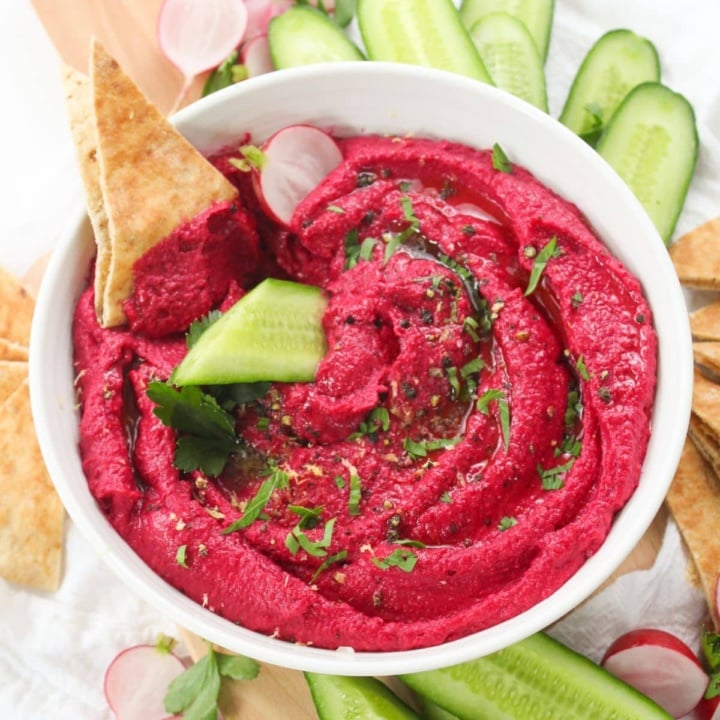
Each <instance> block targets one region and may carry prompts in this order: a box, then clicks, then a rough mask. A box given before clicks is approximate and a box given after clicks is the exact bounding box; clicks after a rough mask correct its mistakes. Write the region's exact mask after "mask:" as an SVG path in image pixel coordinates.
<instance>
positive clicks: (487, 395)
mask: <svg viewBox="0 0 720 720" xmlns="http://www.w3.org/2000/svg"><path fill="white" fill-rule="evenodd" d="M504 397H505V393H504V391H502V390H499V389H497V388H492V389H490V390H486V391H485V392H484V393H483V394H482V395H481V396H480V397H479V398H478V400H477V403H475V407H476V408H477V409H478V410H479V411H480V412H481V413H482V414H483V415H489V414H490V403H491V402H492V401H493V400H500V399H502V398H504Z"/></svg>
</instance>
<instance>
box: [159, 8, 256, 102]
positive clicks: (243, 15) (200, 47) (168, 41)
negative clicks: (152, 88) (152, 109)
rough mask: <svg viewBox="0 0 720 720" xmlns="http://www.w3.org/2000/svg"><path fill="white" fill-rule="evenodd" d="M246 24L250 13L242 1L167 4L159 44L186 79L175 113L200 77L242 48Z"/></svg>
mask: <svg viewBox="0 0 720 720" xmlns="http://www.w3.org/2000/svg"><path fill="white" fill-rule="evenodd" d="M247 23H248V11H247V8H246V7H245V3H244V2H241V1H240V0H164V2H163V4H162V7H161V8H160V14H159V15H158V24H157V38H158V43H159V45H160V49H161V50H162V52H163V53H164V54H165V56H166V57H167V58H168V60H170V62H171V63H172V64H173V65H175V67H177V68H178V70H180V72H181V73H182V74H183V77H184V78H185V82H184V84H183V87H182V89H181V91H180V95H179V96H178V98H177V99H176V100H175V104H174V106H173V110H175V109H177V108H178V107H179V106H180V103H181V102H182V100H183V98H184V97H185V95H186V94H187V91H188V89H189V88H190V86H191V85H192V81H193V79H194V78H195V77H196V76H197V75H199V74H200V73H202V72H205V71H206V70H210V69H211V68H214V67H217V66H218V65H219V64H220V63H221V62H222V61H223V60H224V59H225V58H226V57H227V56H228V55H229V54H230V53H231V52H232V51H233V50H234V49H235V48H236V47H237V46H238V45H239V44H240V41H241V40H242V39H243V36H244V35H245V30H246V28H247ZM171 112H172V111H171Z"/></svg>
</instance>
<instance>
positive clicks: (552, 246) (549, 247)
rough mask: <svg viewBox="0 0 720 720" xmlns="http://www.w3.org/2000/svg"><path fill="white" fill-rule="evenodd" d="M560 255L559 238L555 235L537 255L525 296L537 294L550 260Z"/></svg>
mask: <svg viewBox="0 0 720 720" xmlns="http://www.w3.org/2000/svg"><path fill="white" fill-rule="evenodd" d="M559 254H560V249H559V248H558V247H557V237H556V236H555V235H553V236H552V237H551V238H550V240H548V242H547V244H546V245H545V246H544V247H543V249H542V250H541V251H540V252H539V253H537V255H536V256H535V259H534V260H533V266H532V270H531V271H530V280H529V281H528V286H527V289H526V290H525V295H530V294H531V293H533V292H535V289H536V288H537V286H538V283H539V282H540V277H541V276H542V274H543V272H544V270H545V267H546V266H547V264H548V261H549V260H550V258H554V257H558V255H559Z"/></svg>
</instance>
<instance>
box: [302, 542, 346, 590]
mask: <svg viewBox="0 0 720 720" xmlns="http://www.w3.org/2000/svg"><path fill="white" fill-rule="evenodd" d="M347 556H348V551H347V550H340V552H336V553H335V554H334V555H330V557H327V558H325V560H323V561H322V563H321V564H320V565H319V566H318V569H317V570H316V571H315V572H314V573H313V576H312V577H311V578H310V582H311V583H314V582H315V581H316V580H317V578H318V575H320V573H323V572H325V570H327V569H328V568H329V567H330V566H331V565H334V564H335V563H339V562H342V561H343V560H347Z"/></svg>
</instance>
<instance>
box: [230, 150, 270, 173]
mask: <svg viewBox="0 0 720 720" xmlns="http://www.w3.org/2000/svg"><path fill="white" fill-rule="evenodd" d="M238 150H239V152H240V154H241V155H242V157H241V158H230V159H229V160H228V162H229V163H230V164H231V165H232V166H233V167H234V168H237V169H238V170H241V171H242V172H250V171H251V170H253V169H255V170H262V169H263V166H264V165H265V163H266V162H267V155H265V153H264V152H263V151H262V150H261V149H260V148H259V147H257V146H256V145H243V146H242V147H240V148H238Z"/></svg>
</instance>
